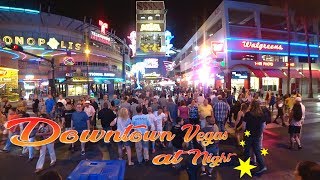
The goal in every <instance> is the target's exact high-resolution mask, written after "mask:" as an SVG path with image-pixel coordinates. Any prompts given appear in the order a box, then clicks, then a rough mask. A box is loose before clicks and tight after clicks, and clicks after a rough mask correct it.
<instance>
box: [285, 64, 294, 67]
mask: <svg viewBox="0 0 320 180" xmlns="http://www.w3.org/2000/svg"><path fill="white" fill-rule="evenodd" d="M288 65H289V63H286V67H288ZM294 66H296V65H295V64H294V63H290V67H294Z"/></svg>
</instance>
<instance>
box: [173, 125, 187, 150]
mask: <svg viewBox="0 0 320 180" xmlns="http://www.w3.org/2000/svg"><path fill="white" fill-rule="evenodd" d="M171 132H172V134H175V135H176V137H174V139H173V140H172V145H173V146H174V147H175V148H177V149H182V143H183V141H184V140H183V138H184V135H185V132H184V131H182V130H181V126H173V127H172V129H171Z"/></svg>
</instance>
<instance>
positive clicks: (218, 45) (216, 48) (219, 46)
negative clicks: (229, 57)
mask: <svg viewBox="0 0 320 180" xmlns="http://www.w3.org/2000/svg"><path fill="white" fill-rule="evenodd" d="M211 49H212V54H213V55H214V56H216V57H217V53H218V52H223V51H224V45H223V42H217V41H212V42H211Z"/></svg>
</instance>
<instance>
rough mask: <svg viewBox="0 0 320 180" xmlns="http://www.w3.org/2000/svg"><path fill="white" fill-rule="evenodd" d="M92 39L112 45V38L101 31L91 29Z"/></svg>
mask: <svg viewBox="0 0 320 180" xmlns="http://www.w3.org/2000/svg"><path fill="white" fill-rule="evenodd" d="M90 39H92V40H95V41H98V42H101V43H103V44H107V45H110V44H111V38H110V37H108V36H105V35H102V34H99V33H96V32H94V31H91V33H90Z"/></svg>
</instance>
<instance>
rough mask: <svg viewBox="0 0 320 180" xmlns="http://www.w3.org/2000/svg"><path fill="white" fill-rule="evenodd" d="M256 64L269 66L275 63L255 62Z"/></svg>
mask: <svg viewBox="0 0 320 180" xmlns="http://www.w3.org/2000/svg"><path fill="white" fill-rule="evenodd" d="M254 65H256V66H267V67H272V66H273V65H274V64H273V62H261V61H259V62H254Z"/></svg>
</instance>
